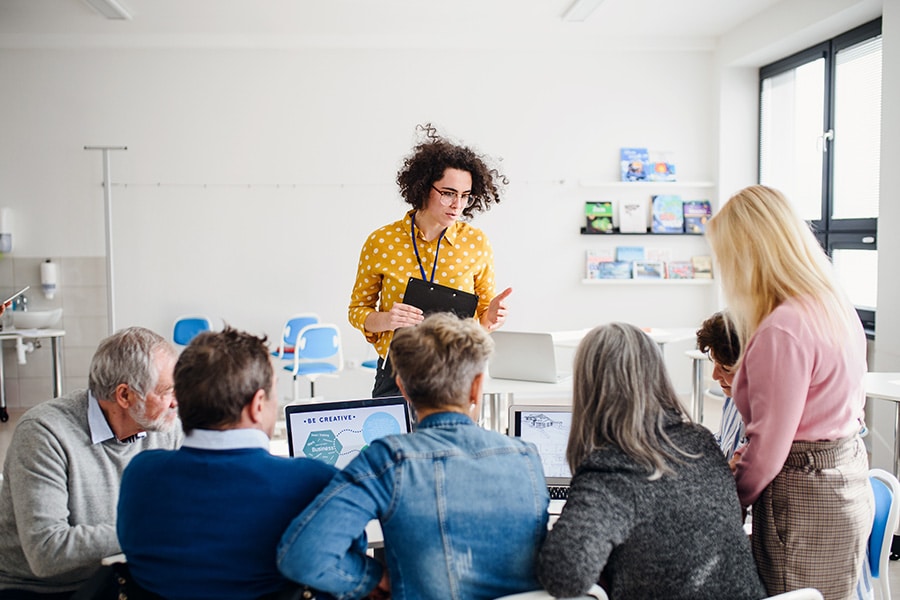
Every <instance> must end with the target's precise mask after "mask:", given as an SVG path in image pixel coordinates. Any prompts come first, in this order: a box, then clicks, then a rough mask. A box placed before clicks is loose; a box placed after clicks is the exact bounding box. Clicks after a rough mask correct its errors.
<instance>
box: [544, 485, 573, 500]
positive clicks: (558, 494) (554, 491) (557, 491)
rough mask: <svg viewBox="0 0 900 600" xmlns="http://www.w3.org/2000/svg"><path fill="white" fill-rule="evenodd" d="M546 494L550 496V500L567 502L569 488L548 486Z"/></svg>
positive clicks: (565, 486)
mask: <svg viewBox="0 0 900 600" xmlns="http://www.w3.org/2000/svg"><path fill="white" fill-rule="evenodd" d="M547 493H548V494H550V499H551V500H567V499H568V498H569V486H567V485H548V486H547Z"/></svg>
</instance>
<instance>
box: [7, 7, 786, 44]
mask: <svg viewBox="0 0 900 600" xmlns="http://www.w3.org/2000/svg"><path fill="white" fill-rule="evenodd" d="M781 1H785V2H790V1H792V0H605V1H604V2H603V3H602V4H601V5H600V7H599V8H598V9H597V10H596V11H595V12H594V13H593V15H592V16H591V17H590V18H589V19H588V20H587V21H586V22H584V23H569V22H564V21H563V20H562V18H561V16H562V14H563V13H564V12H565V10H566V8H567V7H568V6H569V5H570V4H571V2H572V0H120V2H121V3H122V4H123V5H124V6H126V7H127V8H128V9H129V11H130V12H131V13H132V14H133V16H134V18H133V19H132V20H131V21H114V20H107V19H104V18H103V17H101V16H100V15H98V14H97V13H95V12H94V11H93V10H92V9H91V8H90V7H89V6H88V5H87V3H86V2H84V0H0V47H6V48H11V47H42V46H49V47H54V46H55V47H65V46H136V45H151V46H162V47H165V46H181V45H201V46H202V45H209V46H276V47H277V46H290V45H327V46H338V47H341V46H346V47H385V46H411V45H413V46H421V47H428V46H442V47H453V46H458V47H460V48H464V47H466V46H509V45H520V46H536V45H540V46H548V45H550V46H552V45H555V44H566V43H572V42H573V41H574V42H579V41H583V42H586V43H598V42H599V41H602V42H603V43H606V44H609V43H616V42H617V41H618V40H629V42H628V43H629V44H631V45H633V44H634V43H635V40H644V41H645V42H644V43H647V44H651V45H652V44H653V40H654V39H665V40H667V43H671V42H672V41H673V40H680V41H681V43H682V44H691V45H694V46H696V47H706V48H712V47H714V45H715V42H716V39H717V38H718V37H719V36H720V35H721V34H723V33H725V32H727V31H729V30H731V29H732V28H734V27H735V26H737V25H738V24H740V23H741V22H743V21H745V20H747V19H750V18H752V17H754V16H755V15H757V14H759V13H761V12H763V11H765V10H766V9H767V8H769V7H771V6H772V5H773V4H777V3H778V2H781Z"/></svg>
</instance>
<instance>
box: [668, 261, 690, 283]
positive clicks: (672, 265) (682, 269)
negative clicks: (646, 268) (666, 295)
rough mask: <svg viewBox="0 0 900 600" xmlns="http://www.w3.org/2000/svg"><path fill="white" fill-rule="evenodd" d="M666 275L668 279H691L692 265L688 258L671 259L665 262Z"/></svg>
mask: <svg viewBox="0 0 900 600" xmlns="http://www.w3.org/2000/svg"><path fill="white" fill-rule="evenodd" d="M666 276H667V277H668V278H669V279H693V278H694V265H693V264H691V261H689V260H673V261H671V262H667V263H666Z"/></svg>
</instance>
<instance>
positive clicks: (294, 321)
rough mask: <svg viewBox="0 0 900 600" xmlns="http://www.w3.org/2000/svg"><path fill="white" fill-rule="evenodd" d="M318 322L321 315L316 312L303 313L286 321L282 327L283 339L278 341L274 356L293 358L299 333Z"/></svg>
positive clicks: (284, 358) (285, 358) (286, 358)
mask: <svg viewBox="0 0 900 600" xmlns="http://www.w3.org/2000/svg"><path fill="white" fill-rule="evenodd" d="M318 322H319V315H317V314H315V313H301V314H297V315H294V316H292V317H291V318H289V319H288V320H287V321H285V323H284V327H282V328H281V341H280V342H279V343H278V349H277V350H275V351H274V352H272V356H275V357H277V358H280V359H283V360H293V359H294V345H295V344H296V343H297V334H299V333H300V330H301V329H303V328H304V327H306V326H307V325H313V324H315V323H318Z"/></svg>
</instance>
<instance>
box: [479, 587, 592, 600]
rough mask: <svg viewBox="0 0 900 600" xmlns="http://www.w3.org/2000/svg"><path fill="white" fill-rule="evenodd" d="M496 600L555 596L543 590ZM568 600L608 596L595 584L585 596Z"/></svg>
mask: <svg viewBox="0 0 900 600" xmlns="http://www.w3.org/2000/svg"><path fill="white" fill-rule="evenodd" d="M496 600H556V596H551V595H550V594H548V593H547V592H546V591H544V590H534V591H531V592H522V593H520V594H510V595H509V596H503V597H501V598H497V599H496ZM570 600H609V596H607V595H606V590H604V589H603V588H602V587H600V586H599V585H597V584H596V583H595V584H594V585H592V586H591V589H589V590H588V591H587V593H586V594H585V595H583V596H577V597H576V598H572V599H570Z"/></svg>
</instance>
